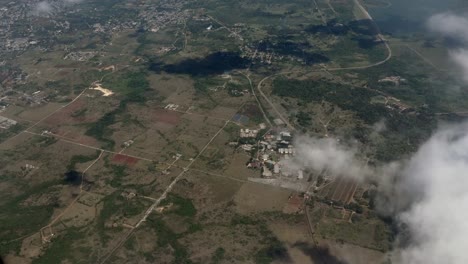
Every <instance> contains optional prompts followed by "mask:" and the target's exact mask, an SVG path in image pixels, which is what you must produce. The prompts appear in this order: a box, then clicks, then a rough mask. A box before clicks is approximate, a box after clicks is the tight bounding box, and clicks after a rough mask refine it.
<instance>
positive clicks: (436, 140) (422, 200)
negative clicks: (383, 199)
mask: <svg viewBox="0 0 468 264" xmlns="http://www.w3.org/2000/svg"><path fill="white" fill-rule="evenodd" d="M402 174H403V177H402V178H401V180H402V181H401V182H400V183H399V185H400V186H411V188H406V190H404V192H403V193H401V192H400V195H401V194H403V195H404V196H406V197H412V198H413V200H412V203H411V204H410V206H409V208H408V209H407V210H405V211H403V212H401V213H398V215H397V218H398V220H399V221H400V222H402V223H404V224H406V225H407V226H408V230H409V231H410V233H411V237H412V243H411V244H410V246H409V247H407V248H405V249H402V250H401V255H400V258H401V263H411V264H423V263H424V264H438V263H447V264H452V263H453V264H458V263H468V253H467V252H466V249H467V242H466V241H467V237H468V221H467V219H468V125H466V124H465V125H459V126H455V127H452V128H448V129H444V130H442V131H440V132H438V133H436V134H435V135H434V136H433V137H432V138H431V139H430V140H429V141H428V142H427V143H425V144H424V145H423V146H422V147H421V148H420V149H419V151H418V152H417V153H416V154H415V155H414V156H413V158H412V159H411V160H410V161H409V163H408V164H407V166H405V168H404V170H403V171H402ZM400 191H401V190H400ZM413 191H414V192H416V193H417V194H418V195H415V194H414V193H412V192H413Z"/></svg>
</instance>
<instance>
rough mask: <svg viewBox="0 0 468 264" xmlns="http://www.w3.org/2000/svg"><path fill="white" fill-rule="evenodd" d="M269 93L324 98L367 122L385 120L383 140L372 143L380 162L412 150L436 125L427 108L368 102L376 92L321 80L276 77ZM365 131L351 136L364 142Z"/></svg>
mask: <svg viewBox="0 0 468 264" xmlns="http://www.w3.org/2000/svg"><path fill="white" fill-rule="evenodd" d="M273 94H275V95H278V96H284V97H292V98H298V99H301V100H305V101H309V102H317V103H319V102H322V101H327V102H329V103H332V104H334V105H337V106H338V107H340V108H341V109H343V110H349V111H353V112H355V114H356V116H357V117H359V118H360V119H361V120H363V121H364V122H365V123H366V124H367V125H372V124H375V123H376V122H378V121H380V120H382V119H385V123H386V127H387V130H386V131H384V132H382V136H383V137H384V138H385V141H384V142H383V143H381V144H379V145H378V146H376V158H377V159H379V160H382V161H391V160H395V159H397V158H400V157H401V155H404V154H408V153H412V152H414V151H416V149H417V147H418V146H419V145H420V144H421V143H423V142H424V141H425V140H426V139H427V138H429V137H430V135H431V133H432V131H433V130H434V129H435V128H436V119H435V118H434V113H433V112H432V111H430V110H429V109H428V108H418V109H416V112H415V113H401V112H399V111H396V110H392V109H388V108H386V107H385V105H383V104H378V103H372V102H371V99H372V98H373V97H375V96H377V95H379V94H378V93H377V92H376V91H372V90H369V89H364V88H358V87H353V86H349V85H344V84H340V83H331V82H328V81H325V80H318V81H314V80H293V79H286V78H278V79H275V80H274V82H273ZM369 132H370V130H369V129H366V128H364V127H361V128H360V129H358V130H356V131H355V133H354V135H357V139H361V140H362V142H365V141H367V137H368V134H369Z"/></svg>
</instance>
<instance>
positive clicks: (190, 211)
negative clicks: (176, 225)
mask: <svg viewBox="0 0 468 264" xmlns="http://www.w3.org/2000/svg"><path fill="white" fill-rule="evenodd" d="M170 203H172V204H173V205H174V207H175V209H172V210H171V212H173V213H175V214H177V215H180V216H184V217H194V216H195V215H196V214H197V209H196V208H195V206H194V205H193V203H192V201H191V200H190V199H187V198H184V197H181V196H178V195H175V194H169V195H168V197H167V198H166V199H164V200H163V201H162V203H161V204H162V205H167V204H170Z"/></svg>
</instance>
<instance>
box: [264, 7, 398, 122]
mask: <svg viewBox="0 0 468 264" xmlns="http://www.w3.org/2000/svg"><path fill="white" fill-rule="evenodd" d="M354 3H355V4H356V5H357V6H358V8H359V9H360V10H361V12H362V13H363V14H364V15H365V16H366V17H367V19H369V20H371V21H372V22H374V19H373V18H372V16H371V15H370V14H369V12H367V10H366V9H365V8H364V7H363V6H362V5H361V3H360V2H359V0H354ZM374 23H375V22H374ZM377 28H378V27H377ZM377 37H378V38H379V39H380V40H381V41H382V42H383V43H384V44H385V47H386V48H387V51H388V55H387V57H386V58H385V59H383V60H381V61H379V62H376V63H373V64H370V65H364V66H355V67H343V68H329V69H326V70H327V71H342V70H363V69H368V68H372V67H376V66H379V65H382V64H384V63H386V62H387V61H389V60H390V59H391V58H392V56H393V53H392V49H391V48H390V45H388V42H387V41H386V40H385V38H384V36H383V35H382V33H380V32H379V34H378V35H377ZM321 71H322V70H312V71H310V72H321ZM295 72H302V71H300V70H297V71H286V72H280V73H276V74H272V75H270V76H267V77H265V78H263V79H262V80H261V81H260V82H259V83H258V85H257V90H258V91H259V93H260V95H261V96H262V97H263V99H265V101H266V102H267V103H268V104H269V105H270V107H271V108H272V109H273V111H275V113H276V115H277V116H278V117H279V118H280V119H281V120H282V121H283V122H284V123H285V124H286V126H287V127H288V128H289V129H291V130H295V128H294V126H292V125H291V123H289V121H288V119H287V118H285V117H284V116H283V114H281V112H280V111H279V110H278V108H277V107H276V106H275V105H274V104H273V102H271V100H270V99H269V98H268V97H267V96H266V95H265V93H264V92H263V91H262V84H263V83H264V82H265V81H266V80H268V79H270V78H272V77H276V76H280V75H285V74H289V73H295Z"/></svg>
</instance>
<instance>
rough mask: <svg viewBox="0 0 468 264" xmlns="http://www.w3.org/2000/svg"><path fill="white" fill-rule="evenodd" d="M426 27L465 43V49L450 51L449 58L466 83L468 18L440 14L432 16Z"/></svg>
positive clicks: (467, 74) (451, 14)
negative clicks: (458, 69)
mask: <svg viewBox="0 0 468 264" xmlns="http://www.w3.org/2000/svg"><path fill="white" fill-rule="evenodd" d="M427 25H428V27H429V29H430V30H432V31H433V32H435V33H438V34H441V35H443V36H445V37H450V38H454V39H457V40H459V41H461V42H463V43H465V45H466V47H465V48H459V49H456V50H451V51H450V52H449V55H450V58H451V59H452V60H453V61H454V62H455V63H456V64H457V65H458V66H459V67H460V68H461V73H462V74H463V76H462V77H463V79H464V80H465V81H466V82H468V18H467V17H466V15H465V16H460V15H456V14H453V13H442V14H437V15H434V16H432V17H431V18H430V19H429V20H428V22H427Z"/></svg>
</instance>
